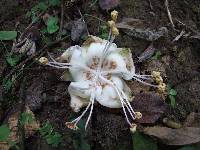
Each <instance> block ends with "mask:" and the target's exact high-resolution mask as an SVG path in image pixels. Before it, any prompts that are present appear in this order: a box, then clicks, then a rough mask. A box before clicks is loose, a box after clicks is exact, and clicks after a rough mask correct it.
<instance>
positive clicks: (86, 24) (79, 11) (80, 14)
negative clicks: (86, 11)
mask: <svg viewBox="0 0 200 150" xmlns="http://www.w3.org/2000/svg"><path fill="white" fill-rule="evenodd" d="M77 9H78V12H79V14H80V16H81V18H82V19H83V22H84V23H85V25H86V31H87V34H88V36H89V35H90V33H89V31H88V28H87V24H86V22H85V19H84V16H83V15H82V13H81V11H80V10H79V8H78V7H77Z"/></svg>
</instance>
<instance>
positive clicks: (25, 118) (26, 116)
mask: <svg viewBox="0 0 200 150" xmlns="http://www.w3.org/2000/svg"><path fill="white" fill-rule="evenodd" d="M19 121H20V124H21V125H24V124H26V123H27V124H31V123H32V122H33V116H32V114H31V113H27V112H23V113H22V114H21V116H20V119H19Z"/></svg>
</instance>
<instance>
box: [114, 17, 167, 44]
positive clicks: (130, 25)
mask: <svg viewBox="0 0 200 150" xmlns="http://www.w3.org/2000/svg"><path fill="white" fill-rule="evenodd" d="M117 27H118V28H120V29H121V30H122V31H123V32H125V33H126V34H127V35H129V36H133V37H136V38H141V39H145V40H147V41H155V40H157V39H159V38H160V37H164V36H166V35H167V34H168V30H167V28H166V27H160V28H158V29H153V28H152V29H151V28H150V25H148V23H147V22H144V21H143V20H140V19H134V18H124V19H123V20H122V22H120V23H118V24H117Z"/></svg>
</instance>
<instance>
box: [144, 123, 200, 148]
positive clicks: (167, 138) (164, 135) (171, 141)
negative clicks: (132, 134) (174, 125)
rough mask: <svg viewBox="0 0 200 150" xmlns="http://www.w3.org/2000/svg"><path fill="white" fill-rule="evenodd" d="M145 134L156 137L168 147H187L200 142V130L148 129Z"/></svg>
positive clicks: (187, 128)
mask: <svg viewBox="0 0 200 150" xmlns="http://www.w3.org/2000/svg"><path fill="white" fill-rule="evenodd" d="M143 132H144V134H147V135H150V136H155V137H157V138H158V139H160V140H161V141H162V142H163V143H165V144H167V145H187V144H193V143H197V142H199V141H200V128H195V127H184V128H180V129H171V128H167V127H158V126H157V127H147V128H145V129H144V131H143Z"/></svg>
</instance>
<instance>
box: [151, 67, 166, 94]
mask: <svg viewBox="0 0 200 150" xmlns="http://www.w3.org/2000/svg"><path fill="white" fill-rule="evenodd" d="M152 77H153V79H154V80H155V82H156V83H157V84H158V93H161V94H162V93H165V92H166V84H165V83H164V82H163V79H162V77H161V74H160V72H157V71H153V72H152Z"/></svg>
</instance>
